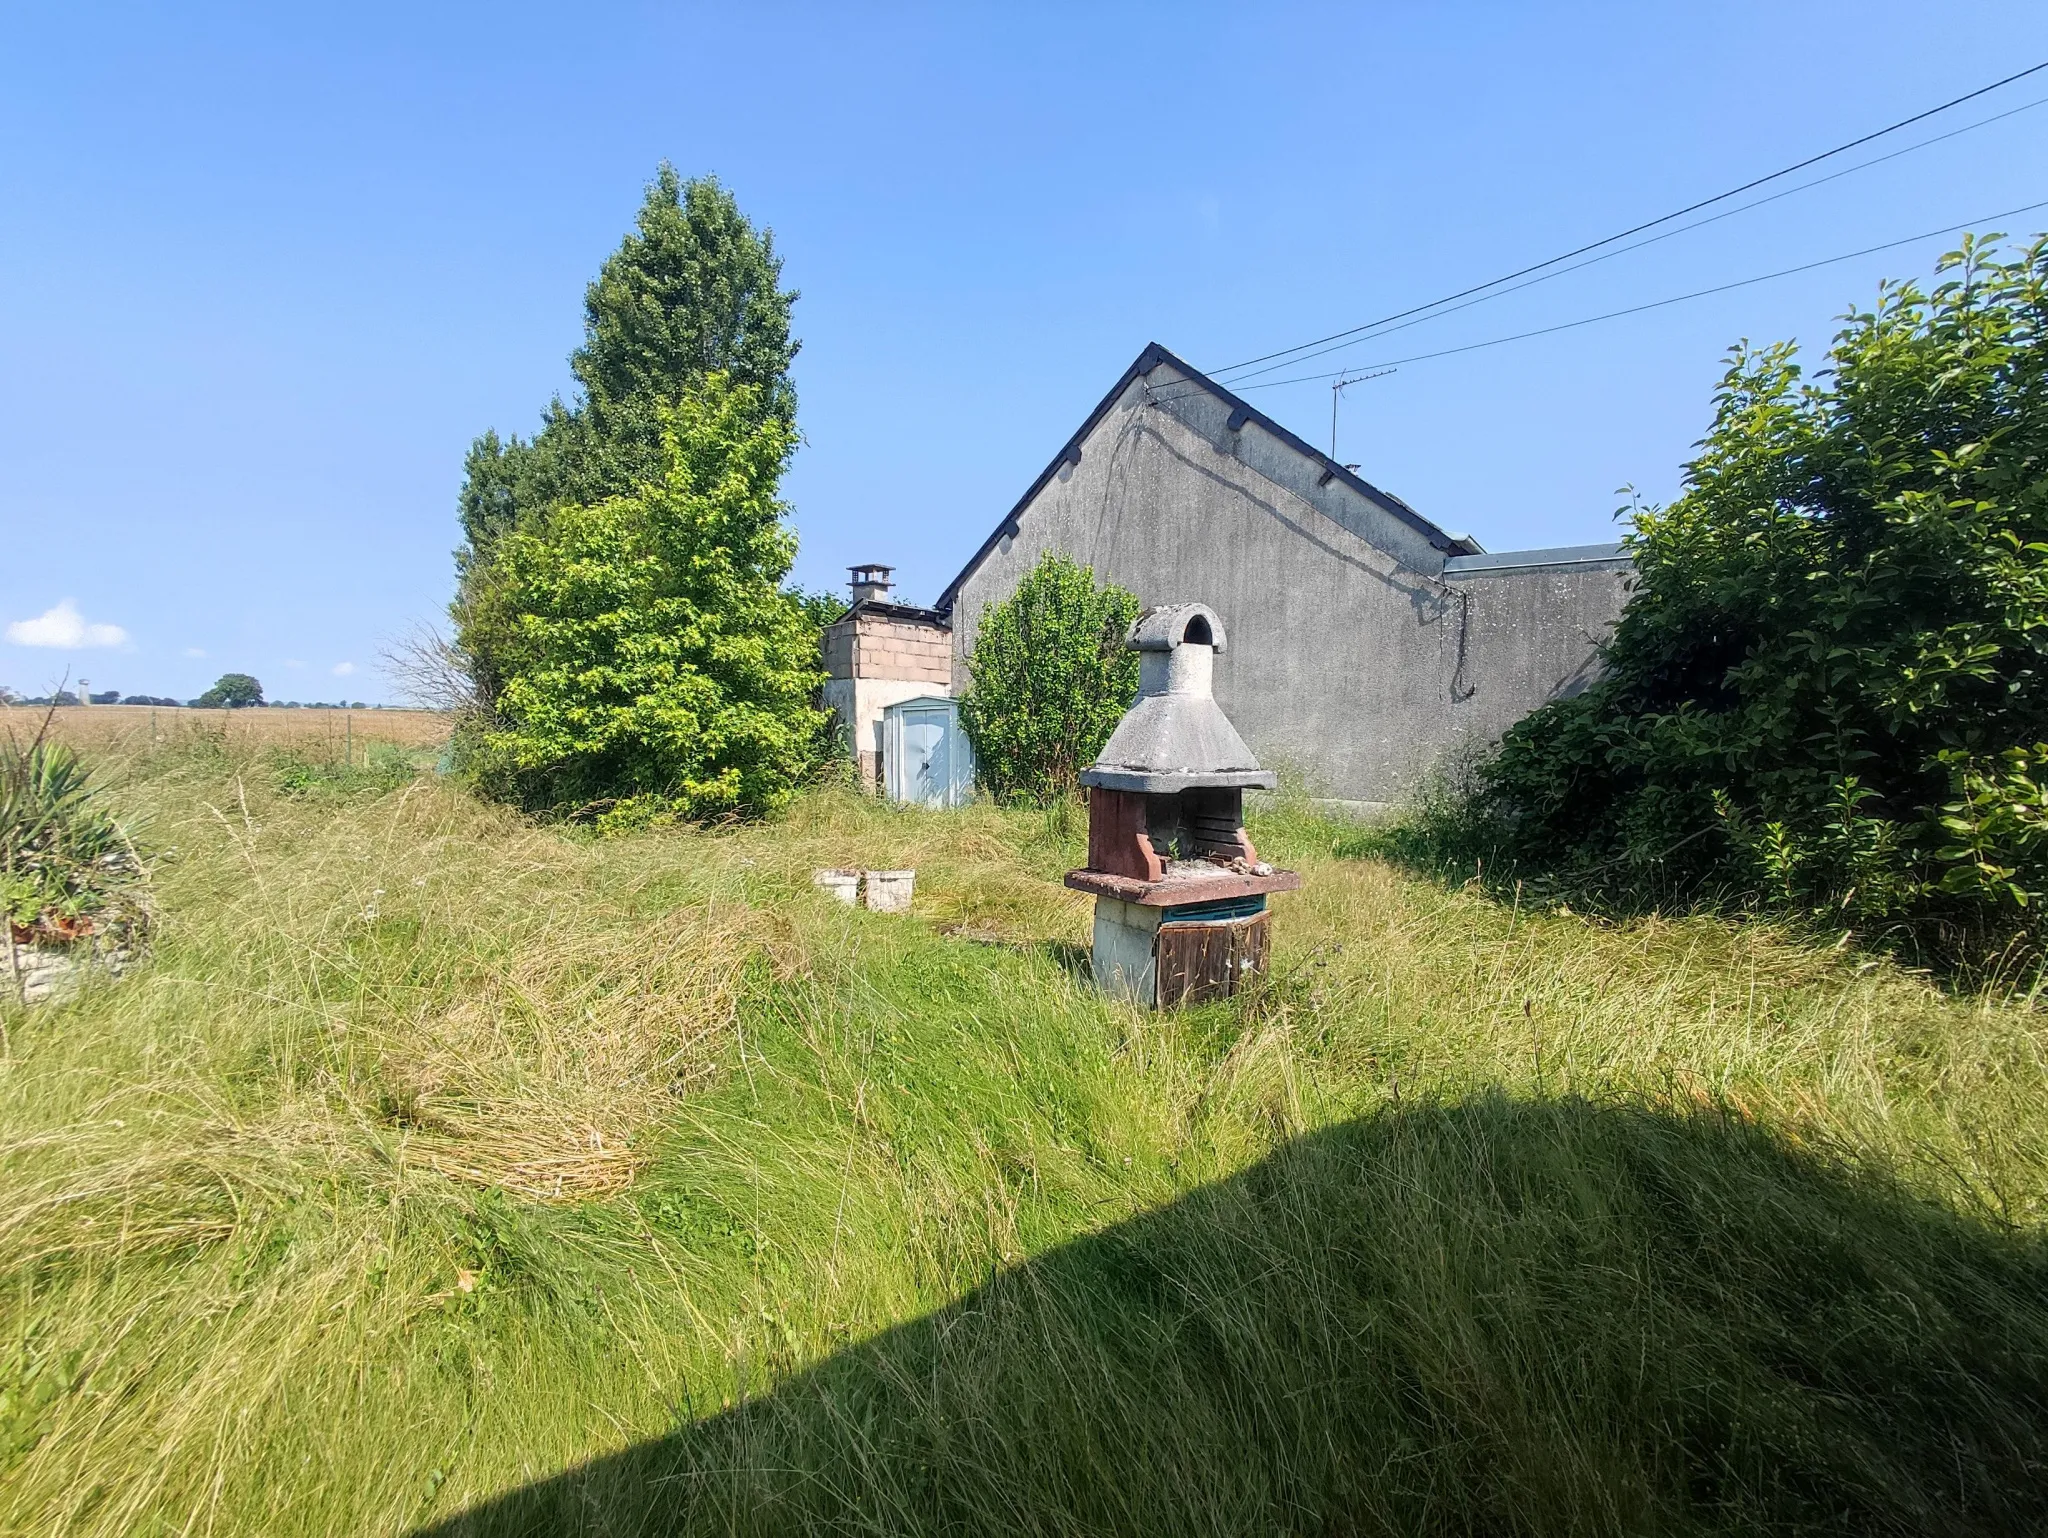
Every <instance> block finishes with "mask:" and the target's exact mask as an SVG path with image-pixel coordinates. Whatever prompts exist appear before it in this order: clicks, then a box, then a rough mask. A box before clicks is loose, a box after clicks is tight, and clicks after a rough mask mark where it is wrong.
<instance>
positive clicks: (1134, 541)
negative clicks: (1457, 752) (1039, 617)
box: [953, 364, 1625, 803]
mask: <svg viewBox="0 0 2048 1538" xmlns="http://www.w3.org/2000/svg"><path fill="white" fill-rule="evenodd" d="M1230 420H1231V412H1230V408H1229V406H1228V405H1227V404H1226V403H1225V402H1223V401H1220V400H1218V399H1217V398H1216V397H1215V396H1213V395H1211V394H1210V393H1209V392H1208V391H1206V390H1203V389H1201V388H1199V387H1198V386H1193V385H1189V384H1187V383H1186V382H1185V381H1184V380H1183V378H1182V376H1181V375H1180V374H1179V373H1178V371H1176V370H1175V369H1174V368H1172V366H1171V365H1167V364H1162V365H1161V366H1159V367H1158V368H1156V369H1154V370H1153V372H1152V373H1151V374H1150V375H1149V376H1148V377H1146V378H1141V379H1138V380H1135V381H1134V382H1133V383H1132V384H1131V386H1130V387H1129V388H1128V389H1127V390H1126V391H1125V393H1124V395H1123V397H1122V399H1121V400H1119V401H1118V402H1117V403H1116V404H1115V405H1114V406H1112V407H1111V408H1110V410H1109V411H1108V412H1106V413H1105V414H1104V415H1103V417H1102V419H1101V420H1100V421H1099V422H1098V423H1097V424H1096V426H1095V428H1094V430H1093V431H1092V432H1091V433H1090V434H1089V436H1088V437H1087V438H1086V439H1085V440H1084V441H1083V443H1082V445H1081V449H1082V453H1081V459H1080V462H1079V463H1078V464H1069V465H1066V466H1064V467H1063V468H1062V469H1061V471H1060V473H1059V474H1058V475H1057V476H1055V477H1054V478H1053V479H1052V480H1050V481H1048V482H1047V483H1046V485H1045V487H1044V488H1043V489H1042V490H1041V491H1040V492H1039V493H1038V495H1037V496H1036V498H1034V499H1033V501H1032V502H1031V503H1030V505H1029V506H1027V507H1026V508H1024V509H1023V510H1022V511H1021V513H1020V514H1019V517H1018V524H1017V531H1016V533H1015V534H1014V535H1012V536H1009V537H1006V538H1004V539H1003V540H1002V541H1000V542H999V544H998V545H997V546H996V547H995V548H994V549H993V550H991V551H990V553H989V555H988V556H987V558H986V559H985V560H983V562H982V563H981V565H980V566H979V567H978V568H977V569H976V570H974V571H973V572H972V573H971V574H969V575H968V577H967V578H966V580H965V581H964V582H963V583H962V584H961V585H960V587H959V590H958V592H957V593H956V596H955V599H954V609H953V677H954V680H955V682H956V684H958V685H964V684H965V681H966V674H965V659H966V654H967V651H968V649H969V648H970V647H971V646H972V644H973V638H974V633H975V628H976V626H977V624H978V623H979V620H980V616H981V612H982V610H983V609H984V608H985V607H986V606H987V605H988V604H989V603H991V602H994V601H998V600H1000V599H1002V598H1004V597H1007V596H1008V594H1009V593H1010V592H1011V591H1012V590H1013V589H1014V587H1015V586H1016V583H1017V582H1018V580H1019V579H1020V578H1021V577H1022V576H1023V574H1024V573H1025V572H1026V571H1028V570H1029V569H1030V568H1031V566H1032V565H1033V564H1035V563H1036V561H1037V560H1038V557H1039V554H1040V552H1042V551H1046V550H1055V551H1059V552H1061V553H1063V554H1065V555H1069V556H1071V557H1073V558H1074V559H1076V560H1079V561H1084V562H1086V563H1088V564H1089V565H1091V566H1092V567H1094V569H1095V572H1096V574H1097V576H1099V577H1101V578H1104V579H1106V580H1109V581H1114V582H1118V583H1121V584H1122V585H1124V586H1125V587H1128V588H1130V589H1131V590H1132V591H1133V592H1135V593H1136V594H1137V595H1138V597H1139V599H1140V601H1142V602H1144V603H1146V604H1159V603H1173V602H1183V601H1190V600H1194V601H1199V602H1202V603H1206V604H1208V605H1210V606H1211V607H1212V608H1214V609H1216V610H1217V612H1218V613H1219V614H1221V616H1222V618H1223V623H1224V625H1225V627H1226V630H1227V632H1228V637H1229V648H1228V650H1227V652H1226V653H1225V654H1224V655H1223V656H1221V657H1219V658H1218V659H1217V663H1216V696H1217V699H1218V701H1219V702H1220V703H1221V704H1222V706H1223V709H1224V710H1225V712H1226V713H1228V715H1229V716H1230V719H1231V720H1232V721H1233V722H1234V723H1235V724H1236V726H1237V728H1238V730H1239V731H1240V732H1241V733H1242V734H1243V735H1244V737H1245V740H1246V741H1247V742H1248V743H1249V744H1250V745H1251V747H1252V749H1253V751H1255V752H1256V753H1258V754H1259V756H1260V759H1261V761H1262V762H1264V763H1265V764H1267V765H1268V766H1269V767H1273V768H1278V769H1281V770H1282V771H1283V772H1287V771H1293V772H1294V773H1297V774H1299V775H1300V776H1301V777H1302V778H1303V779H1304V780H1305V781H1306V782H1307V784H1308V785H1309V787H1310V788H1311V790H1313V791H1314V792H1315V793H1317V794H1321V795H1326V796H1332V797H1337V798H1342V799H1347V800H1356V801H1365V802H1381V803H1384V802H1389V801H1394V800H1397V799H1399V798H1400V796H1401V795H1402V794H1403V793H1404V792H1405V791H1406V790H1408V789H1409V788H1410V787H1412V786H1413V784H1414V783H1415V781H1416V779H1417V777H1418V776H1419V775H1421V774H1422V773H1423V772H1424V771H1426V770H1427V769H1428V768H1429V767H1430V766H1431V765H1432V764H1433V763H1435V762H1436V761H1437V760H1438V759H1439V758H1440V757H1441V756H1442V755H1443V754H1444V753H1445V752H1446V751H1447V750H1448V749H1451V748H1453V747H1454V746H1456V745H1457V744H1459V743H1460V742H1462V741H1463V740H1465V739H1466V738H1468V737H1470V736H1472V735H1474V734H1479V735H1482V736H1492V735H1495V734H1497V733H1498V732H1499V730H1500V729H1501V727H1502V726H1505V725H1506V724H1507V723H1508V722H1510V721H1513V720H1515V719H1517V718H1519V717H1520V716H1521V715H1523V714H1525V713H1526V712H1527V711H1529V710H1531V709H1533V708H1534V707H1535V706H1537V705H1539V704H1541V703H1542V702H1543V701H1544V700H1545V699H1547V698H1549V697H1551V695H1553V694H1554V693H1556V692H1558V690H1559V689H1560V688H1561V687H1565V686H1567V685H1568V681H1569V680H1570V679H1572V678H1575V677H1579V676H1581V674H1582V673H1583V671H1584V669H1585V668H1586V667H1587V666H1588V662H1589V659H1590V658H1591V656H1592V652H1593V647H1594V645H1595V644H1596V643H1597V639H1598V637H1600V636H1603V635H1604V634H1605V632H1606V629H1607V627H1608V626H1610V625H1611V624H1612V621H1613V617H1614V615H1615V613H1617V612H1618V611H1619V594H1620V592H1621V587H1620V580H1619V578H1620V573H1618V572H1617V571H1615V570H1606V571H1577V570H1574V571H1571V572H1557V571H1550V570H1548V569H1531V570H1527V571H1523V570H1519V569H1516V570H1508V569H1502V570H1500V571H1497V572H1491V573H1490V574H1488V575H1481V574H1480V572H1479V571H1476V570H1475V571H1473V572H1471V573H1470V574H1468V575H1460V576H1456V577H1451V578H1446V576H1445V568H1446V553H1445V551H1444V550H1443V549H1441V548H1440V546H1439V543H1438V542H1436V541H1433V540H1432V539H1431V537H1430V535H1429V533H1428V531H1427V529H1426V528H1418V527H1417V526H1416V523H1417V522H1418V520H1415V519H1413V517H1412V515H1410V516H1408V517H1404V516H1402V510H1401V509H1400V508H1399V507H1398V506H1397V505H1392V504H1390V503H1387V504H1383V503H1379V502H1375V501H1374V500H1373V499H1371V498H1369V497H1367V496H1365V495H1363V494H1361V493H1360V492H1358V491H1357V490H1355V489H1354V488H1353V487H1351V486H1348V485H1346V484H1345V483H1344V482H1343V481H1341V480H1330V481H1328V482H1326V483H1324V484H1320V485H1319V484H1318V480H1319V479H1320V475H1319V466H1318V464H1317V462H1316V461H1315V460H1313V459H1310V458H1308V457H1307V456H1305V455H1303V454H1302V453H1301V452H1300V451H1299V450H1298V449H1296V448H1295V447H1293V446H1292V445H1290V444H1288V443H1286V442H1284V441H1282V440H1281V439H1278V438H1276V437H1274V436H1272V435H1271V434H1269V433H1267V432H1266V431H1265V430H1264V429H1263V428H1261V427H1260V426H1259V424H1258V423H1257V422H1254V421H1245V422H1244V423H1243V424H1242V425H1241V426H1240V427H1239V428H1238V429H1237V430H1235V431H1233V430H1232V429H1231V427H1230ZM1461 559H1465V560H1472V559H1475V558H1472V557H1464V558H1461ZM1476 559H1478V560H1485V559H1487V558H1486V557H1478V558H1476ZM1621 571H1622V572H1625V567H1622V568H1621ZM1461 658H1462V661H1461Z"/></svg>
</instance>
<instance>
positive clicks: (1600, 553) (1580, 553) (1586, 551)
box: [1444, 545, 1635, 580]
mask: <svg viewBox="0 0 2048 1538" xmlns="http://www.w3.org/2000/svg"><path fill="white" fill-rule="evenodd" d="M1633 565H1635V558H1634V557H1633V556H1631V555H1630V554H1629V553H1628V546H1626V545H1560V546H1558V547H1556V548H1554V549H1549V550H1497V551H1492V552H1490V553H1487V554H1484V555H1460V556H1453V557H1452V558H1451V559H1450V560H1448V561H1445V562H1444V577H1445V579H1446V580H1449V579H1450V578H1453V577H1476V576H1484V575H1487V574H1500V573H1504V572H1511V571H1541V570H1543V569H1545V568H1555V567H1560V566H1611V567H1614V568H1616V569H1619V568H1621V567H1624V566H1633Z"/></svg>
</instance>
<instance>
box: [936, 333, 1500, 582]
mask: <svg viewBox="0 0 2048 1538" xmlns="http://www.w3.org/2000/svg"><path fill="white" fill-rule="evenodd" d="M1162 363H1166V364H1170V365H1172V366H1173V367H1174V368H1175V369H1177V370H1179V371H1180V373H1181V374H1182V376H1183V377H1184V378H1185V379H1186V380H1187V382H1188V383H1189V384H1192V385H1196V386H1199V387H1200V388H1201V389H1203V390H1206V391H1207V392H1208V393H1209V394H1210V395H1212V396H1214V397H1215V398H1216V399H1217V400H1218V401H1220V402H1221V403H1222V404H1224V405H1226V406H1228V407H1229V408H1230V415H1231V425H1232V426H1233V427H1237V428H1241V427H1242V426H1243V425H1244V424H1245V423H1246V422H1255V423H1257V424H1258V425H1259V427H1260V428H1261V429H1263V430H1264V431H1265V432H1266V433H1267V434H1268V435H1269V436H1270V437H1273V438H1277V439H1278V440H1279V441H1280V442H1281V443H1283V444H1285V445H1286V446H1287V447H1288V448H1291V449H1293V450H1294V451H1295V452H1296V453H1297V454H1300V455H1302V456H1303V457H1304V458H1306V459H1308V460H1310V461H1311V462H1312V463H1314V464H1315V465H1317V466H1318V467H1319V468H1320V469H1321V470H1322V471H1323V476H1322V481H1321V482H1320V484H1327V483H1328V482H1330V481H1333V480H1334V481H1342V482H1343V483H1344V484H1345V485H1346V486H1348V487H1349V488H1350V489H1351V490H1353V491H1355V492H1357V493H1358V494H1359V495H1360V496H1363V497H1365V498H1366V499H1367V500H1368V501H1370V502H1372V503H1374V504H1375V505H1377V506H1379V507H1380V508H1382V509H1384V510H1385V511H1386V512H1388V513H1390V514H1392V515H1393V516H1394V517H1395V518H1398V519H1399V520H1401V522H1403V523H1405V524H1407V525H1408V526H1409V527H1410V528H1412V529H1414V530H1415V532H1416V533H1418V534H1420V535H1422V536H1423V537H1424V538H1425V539H1427V540H1428V541H1429V543H1430V544H1431V545H1432V546H1434V547H1435V548H1436V549H1438V550H1441V551H1442V552H1443V553H1444V554H1445V555H1446V556H1462V555H1473V554H1477V553H1478V549H1479V547H1478V542H1477V541H1475V540H1473V539H1470V538H1469V537H1465V536H1460V535H1454V534H1451V533H1449V532H1447V531H1446V530H1444V529H1443V528H1441V527H1439V526H1438V525H1436V524H1434V523H1432V522H1430V520H1429V519H1427V518H1425V517H1423V516H1422V514H1420V513H1418V512H1416V511H1415V509H1414V508H1412V507H1410V506H1409V505H1408V504H1407V503H1406V502H1403V501H1402V500H1401V499H1400V498H1399V497H1397V496H1394V495H1393V494H1392V493H1390V492H1385V491H1381V490H1380V489H1379V487H1377V486H1375V485H1373V484H1372V482H1370V481H1368V480H1366V479H1365V478H1364V477H1363V476H1361V475H1359V474H1358V473H1357V472H1356V471H1353V470H1348V469H1346V468H1345V467H1344V466H1343V465H1341V464H1339V463H1338V462H1337V461H1336V460H1334V459H1332V458H1331V457H1330V456H1329V455H1328V454H1325V453H1324V452H1323V451H1322V450H1321V449H1319V448H1316V447H1315V446H1314V445H1313V444H1311V443H1309V442H1307V441H1306V440H1305V439H1303V438H1301V437H1300V436H1299V435H1297V434H1295V433H1292V432H1290V431H1288V430H1287V429H1286V428H1284V427H1282V426H1281V425H1280V424H1279V423H1278V422H1276V421H1274V420H1273V419H1272V418H1271V417H1269V416H1267V415H1266V414H1265V413H1264V412H1263V411H1261V410H1259V409H1258V407H1256V406H1254V405H1251V404H1250V403H1249V402H1247V401H1245V400H1243V399H1241V398H1240V397H1238V396H1236V395H1234V394H1232V393H1231V392H1230V391H1229V390H1228V389H1226V388H1225V387H1224V386H1222V385H1220V384H1218V383H1217V382H1216V381H1215V380H1213V379H1211V378H1210V377H1209V376H1208V375H1207V374H1204V373H1203V372H1202V371H1201V370H1200V369H1198V368H1195V367H1194V366H1193V365H1192V364H1190V363H1188V362H1186V361H1185V360H1183V359H1181V358H1179V357H1177V356H1176V355H1175V354H1174V353H1173V352H1171V351H1170V350H1168V349H1167V348H1165V347H1162V346H1161V345H1160V344H1159V343H1157V342H1147V343H1146V344H1145V348H1144V350H1143V351H1142V352H1140V353H1139V354H1138V356H1137V357H1136V358H1134V359H1132V360H1131V366H1130V367H1129V368H1127V369H1125V370H1124V371H1123V374H1122V375H1121V376H1120V377H1119V378H1118V379H1117V382H1116V383H1115V384H1113V385H1111V386H1110V387H1109V391H1108V393H1107V394H1105V395H1104V396H1103V397H1102V399H1101V400H1099V401H1097V402H1096V404H1095V409H1094V410H1093V411H1091V412H1089V413H1088V416H1087V418H1086V420H1084V421H1083V422H1082V423H1081V425H1080V426H1079V427H1077V428H1076V429H1075V430H1074V432H1073V435H1072V436H1071V437H1069V438H1068V439H1067V441H1066V442H1065V443H1064V444H1063V445H1061V447H1060V451H1059V453H1057V454H1055V455H1054V456H1053V458H1052V461H1051V463H1049V464H1048V465H1047V466H1046V467H1045V468H1044V469H1043V470H1041V471H1039V473H1038V478H1037V479H1036V480H1034V481H1033V482H1032V483H1031V485H1030V486H1029V487H1028V488H1027V489H1026V490H1025V492H1024V495H1023V496H1021V497H1019V498H1018V499H1017V500H1016V502H1015V503H1014V504H1013V505H1012V506H1011V508H1010V510H1009V512H1008V513H1006V514H1004V515H1003V519H1002V521H1001V522H1000V523H998V524H997V525H996V526H995V529H994V531H993V532H991V533H990V535H989V536H988V538H987V539H985V540H983V541H982V542H981V548H979V549H978V550H976V551H975V552H974V554H973V555H971V556H970V557H968V560H967V564H966V565H964V566H962V567H961V568H960V573H959V575H958V576H956V577H954V578H953V580H952V581H951V582H949V583H947V584H946V590H945V591H944V592H942V593H941V594H939V596H938V600H937V602H936V603H935V604H934V606H933V607H934V608H935V609H936V610H937V612H939V613H941V614H948V615H950V614H951V613H952V612H953V600H954V598H956V597H957V596H958V595H959V592H960V587H961V584H963V583H964V582H966V580H967V579H968V578H969V577H971V576H973V575H974V572H975V568H977V567H978V566H980V565H981V563H982V562H983V561H985V560H987V559H988V554H989V552H990V551H991V550H993V549H995V547H996V543H997V541H999V540H1000V539H1001V538H1002V537H1003V535H1004V534H1005V533H1006V532H1009V531H1012V530H1014V529H1015V528H1016V526H1017V520H1018V518H1019V516H1020V515H1021V514H1022V513H1023V512H1024V509H1025V508H1027V507H1029V506H1030V505H1031V503H1032V501H1033V499H1035V498H1036V497H1037V496H1038V494H1039V493H1040V492H1041V491H1043V490H1045V487H1046V484H1047V483H1048V482H1049V481H1051V480H1052V478H1053V477H1054V476H1055V475H1057V474H1059V472H1060V467H1061V466H1062V465H1069V464H1075V465H1077V464H1079V463H1080V462H1081V441H1082V440H1083V439H1084V438H1086V437H1087V436H1088V435H1089V434H1090V433H1091V432H1093V431H1094V430H1095V426H1096V424H1097V423H1098V422H1100V421H1101V420H1102V419H1103V418H1104V417H1105V416H1107V415H1108V414H1109V408H1110V407H1112V406H1114V405H1115V404H1116V403H1117V402H1118V401H1119V400H1121V399H1122V398H1123V394H1124V391H1126V390H1128V389H1129V388H1130V387H1131V383H1132V381H1133V380H1137V379H1141V378H1143V377H1144V376H1145V375H1147V374H1150V373H1151V372H1152V371H1153V370H1154V369H1156V368H1157V367H1159V365H1160V364H1162Z"/></svg>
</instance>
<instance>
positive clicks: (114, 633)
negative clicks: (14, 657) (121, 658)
mask: <svg viewBox="0 0 2048 1538" xmlns="http://www.w3.org/2000/svg"><path fill="white" fill-rule="evenodd" d="M7 639H8V640H10V641H12V642H13V643H14V644H15V645H16V646H54V647H56V648H58V649H59V650H61V651H77V650H78V649H79V648H81V647H86V646H121V645H124V644H125V643H126V642H127V640H128V632H127V631H125V630H123V629H122V628H121V627H120V626H119V625H101V624H97V623H92V622H89V621H87V620H86V619H85V618H84V617H83V616H82V615H80V614H79V612H78V605H77V604H76V603H74V602H73V601H72V600H71V599H69V598H66V599H65V600H63V602H61V603H59V604H58V605H57V607H56V608H54V609H49V610H46V611H44V612H43V613H41V614H38V615H37V616H36V617H35V618H34V619H18V620H16V621H15V622H14V623H13V624H11V625H9V626H8V627H7Z"/></svg>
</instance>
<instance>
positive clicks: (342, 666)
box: [334, 662, 356, 678]
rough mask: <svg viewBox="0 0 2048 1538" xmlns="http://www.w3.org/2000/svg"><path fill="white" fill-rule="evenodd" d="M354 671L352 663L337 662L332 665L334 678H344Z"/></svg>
mask: <svg viewBox="0 0 2048 1538" xmlns="http://www.w3.org/2000/svg"><path fill="white" fill-rule="evenodd" d="M355 670H356V665H355V664H354V663H353V662H337V663H335V664H334V676H335V677H336V678H346V677H348V675H349V674H351V673H353V672H354V671H355Z"/></svg>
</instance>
